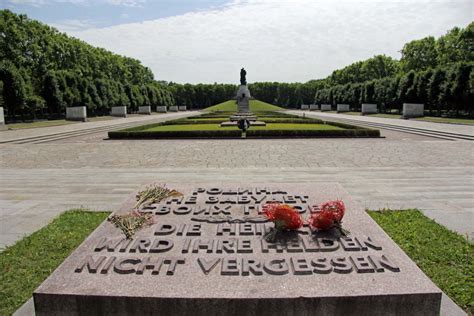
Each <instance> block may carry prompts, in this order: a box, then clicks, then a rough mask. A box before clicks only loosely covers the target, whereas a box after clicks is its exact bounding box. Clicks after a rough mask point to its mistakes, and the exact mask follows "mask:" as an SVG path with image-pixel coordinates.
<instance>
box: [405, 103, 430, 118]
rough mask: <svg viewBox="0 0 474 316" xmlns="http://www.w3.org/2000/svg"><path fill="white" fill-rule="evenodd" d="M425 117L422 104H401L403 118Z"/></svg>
mask: <svg viewBox="0 0 474 316" xmlns="http://www.w3.org/2000/svg"><path fill="white" fill-rule="evenodd" d="M423 116H425V106H424V104H418V103H403V118H415V117H423Z"/></svg>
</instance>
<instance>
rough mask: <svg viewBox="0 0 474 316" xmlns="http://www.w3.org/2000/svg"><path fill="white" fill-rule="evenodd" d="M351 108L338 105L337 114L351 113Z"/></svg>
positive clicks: (347, 105) (346, 105)
mask: <svg viewBox="0 0 474 316" xmlns="http://www.w3.org/2000/svg"><path fill="white" fill-rule="evenodd" d="M350 110H351V109H350V106H349V104H338V105H337V113H342V112H349V111H350Z"/></svg>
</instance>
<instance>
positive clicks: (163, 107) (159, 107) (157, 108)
mask: <svg viewBox="0 0 474 316" xmlns="http://www.w3.org/2000/svg"><path fill="white" fill-rule="evenodd" d="M156 112H158V113H166V112H167V109H166V106H157V107H156Z"/></svg>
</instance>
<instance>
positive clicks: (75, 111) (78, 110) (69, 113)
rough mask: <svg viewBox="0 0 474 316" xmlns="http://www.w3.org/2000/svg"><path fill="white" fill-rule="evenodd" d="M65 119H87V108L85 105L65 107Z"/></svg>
mask: <svg viewBox="0 0 474 316" xmlns="http://www.w3.org/2000/svg"><path fill="white" fill-rule="evenodd" d="M66 120H69V121H87V109H86V107H85V106H76V107H67V108H66Z"/></svg>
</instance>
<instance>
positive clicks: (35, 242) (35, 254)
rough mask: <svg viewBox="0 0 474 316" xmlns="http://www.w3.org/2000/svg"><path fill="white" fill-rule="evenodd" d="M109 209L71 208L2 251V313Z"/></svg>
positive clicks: (9, 310) (19, 302)
mask: <svg viewBox="0 0 474 316" xmlns="http://www.w3.org/2000/svg"><path fill="white" fill-rule="evenodd" d="M109 214H110V213H109V212H92V211H89V210H86V209H74V210H68V211H66V212H64V213H62V214H61V215H59V216H58V217H56V218H55V219H54V220H53V221H52V222H51V223H49V224H48V225H47V226H45V227H43V228H41V229H40V230H38V231H36V232H34V233H33V234H31V235H29V236H26V237H24V238H23V239H21V240H19V241H18V242H16V243H15V244H14V245H12V246H10V247H7V248H6V249H5V250H4V251H3V252H0V315H11V314H12V313H14V312H15V311H16V310H17V309H18V308H20V307H21V306H22V305H23V304H24V303H25V302H26V301H27V300H28V299H29V298H30V297H31V295H32V293H33V291H34V290H35V289H36V288H37V287H38V286H39V285H40V284H41V283H43V281H44V280H46V278H47V277H48V276H49V275H50V274H51V273H52V272H53V271H54V270H55V269H56V268H57V267H58V266H59V265H60V264H61V263H62V262H63V261H64V260H65V259H66V258H67V257H68V256H69V255H70V254H71V253H72V252H73V251H74V249H76V248H77V247H78V246H79V245H80V244H81V243H82V242H83V241H84V239H85V238H86V237H87V236H89V235H90V234H91V233H92V232H93V231H94V230H95V229H96V228H97V227H98V226H99V225H100V224H101V223H102V222H103V221H104V220H105V219H106V218H107V216H109Z"/></svg>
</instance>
